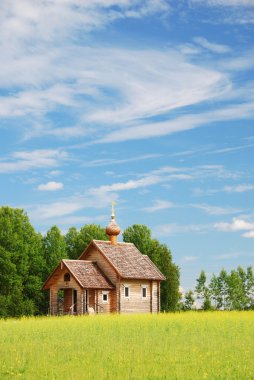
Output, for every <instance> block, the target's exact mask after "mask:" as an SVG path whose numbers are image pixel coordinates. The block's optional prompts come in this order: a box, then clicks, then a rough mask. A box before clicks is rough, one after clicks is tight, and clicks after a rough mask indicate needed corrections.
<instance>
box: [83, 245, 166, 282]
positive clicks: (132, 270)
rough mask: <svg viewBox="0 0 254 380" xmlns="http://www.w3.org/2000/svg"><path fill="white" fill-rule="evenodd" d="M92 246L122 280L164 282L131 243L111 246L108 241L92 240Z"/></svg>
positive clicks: (152, 265) (144, 256)
mask: <svg viewBox="0 0 254 380" xmlns="http://www.w3.org/2000/svg"><path fill="white" fill-rule="evenodd" d="M92 244H93V245H94V246H95V247H96V248H97V249H98V250H99V251H100V252H101V253H102V254H103V255H104V256H105V257H106V259H107V260H108V261H109V262H110V263H111V265H112V266H113V267H114V268H115V269H116V271H117V272H118V273H119V274H120V276H121V277H122V278H126V279H145V280H159V281H161V280H165V276H164V275H163V274H162V273H161V272H160V271H159V269H158V268H157V267H156V266H155V265H154V264H153V262H152V261H151V260H150V259H149V257H148V256H146V255H142V253H140V252H139V250H138V249H137V248H136V247H135V245H134V244H132V243H117V244H111V242H109V241H102V240H93V241H92ZM82 256H83V255H82ZM82 256H81V257H82ZM84 258H85V257H84Z"/></svg>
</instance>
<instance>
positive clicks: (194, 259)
mask: <svg viewBox="0 0 254 380" xmlns="http://www.w3.org/2000/svg"><path fill="white" fill-rule="evenodd" d="M197 259H198V257H197V256H184V257H183V258H182V261H185V262H191V261H196V260H197Z"/></svg>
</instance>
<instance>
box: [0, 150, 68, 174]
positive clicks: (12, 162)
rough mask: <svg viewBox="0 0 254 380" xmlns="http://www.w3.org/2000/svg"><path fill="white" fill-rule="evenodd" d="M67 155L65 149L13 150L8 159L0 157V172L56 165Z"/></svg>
mask: <svg viewBox="0 0 254 380" xmlns="http://www.w3.org/2000/svg"><path fill="white" fill-rule="evenodd" d="M67 156H68V155H67V153H66V152H65V151H60V150H51V149H48V150H47V149H38V150H32V151H19V152H14V153H12V154H11V155H10V157H9V158H8V160H7V159H1V158H0V173H12V172H20V171H26V170H31V169H37V168H41V169H42V168H50V167H57V166H59V165H60V163H61V162H62V161H63V160H66V159H67Z"/></svg>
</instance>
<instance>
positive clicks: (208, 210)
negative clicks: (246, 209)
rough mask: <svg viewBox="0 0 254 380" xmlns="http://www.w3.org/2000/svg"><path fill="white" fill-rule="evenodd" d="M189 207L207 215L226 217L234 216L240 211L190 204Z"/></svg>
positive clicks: (231, 208)
mask: <svg viewBox="0 0 254 380" xmlns="http://www.w3.org/2000/svg"><path fill="white" fill-rule="evenodd" d="M191 207H194V208H198V209H200V210H203V211H205V212H206V213H207V214H209V215H227V214H235V213H237V212H239V211H241V210H239V209H236V208H233V207H220V206H212V205H208V204H205V203H203V204H192V205H191Z"/></svg>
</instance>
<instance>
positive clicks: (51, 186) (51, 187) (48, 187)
mask: <svg viewBox="0 0 254 380" xmlns="http://www.w3.org/2000/svg"><path fill="white" fill-rule="evenodd" d="M62 188H63V184H62V183H61V182H54V181H51V182H47V183H44V184H40V185H39V186H38V187H37V189H38V190H40V191H56V190H60V189H62Z"/></svg>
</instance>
